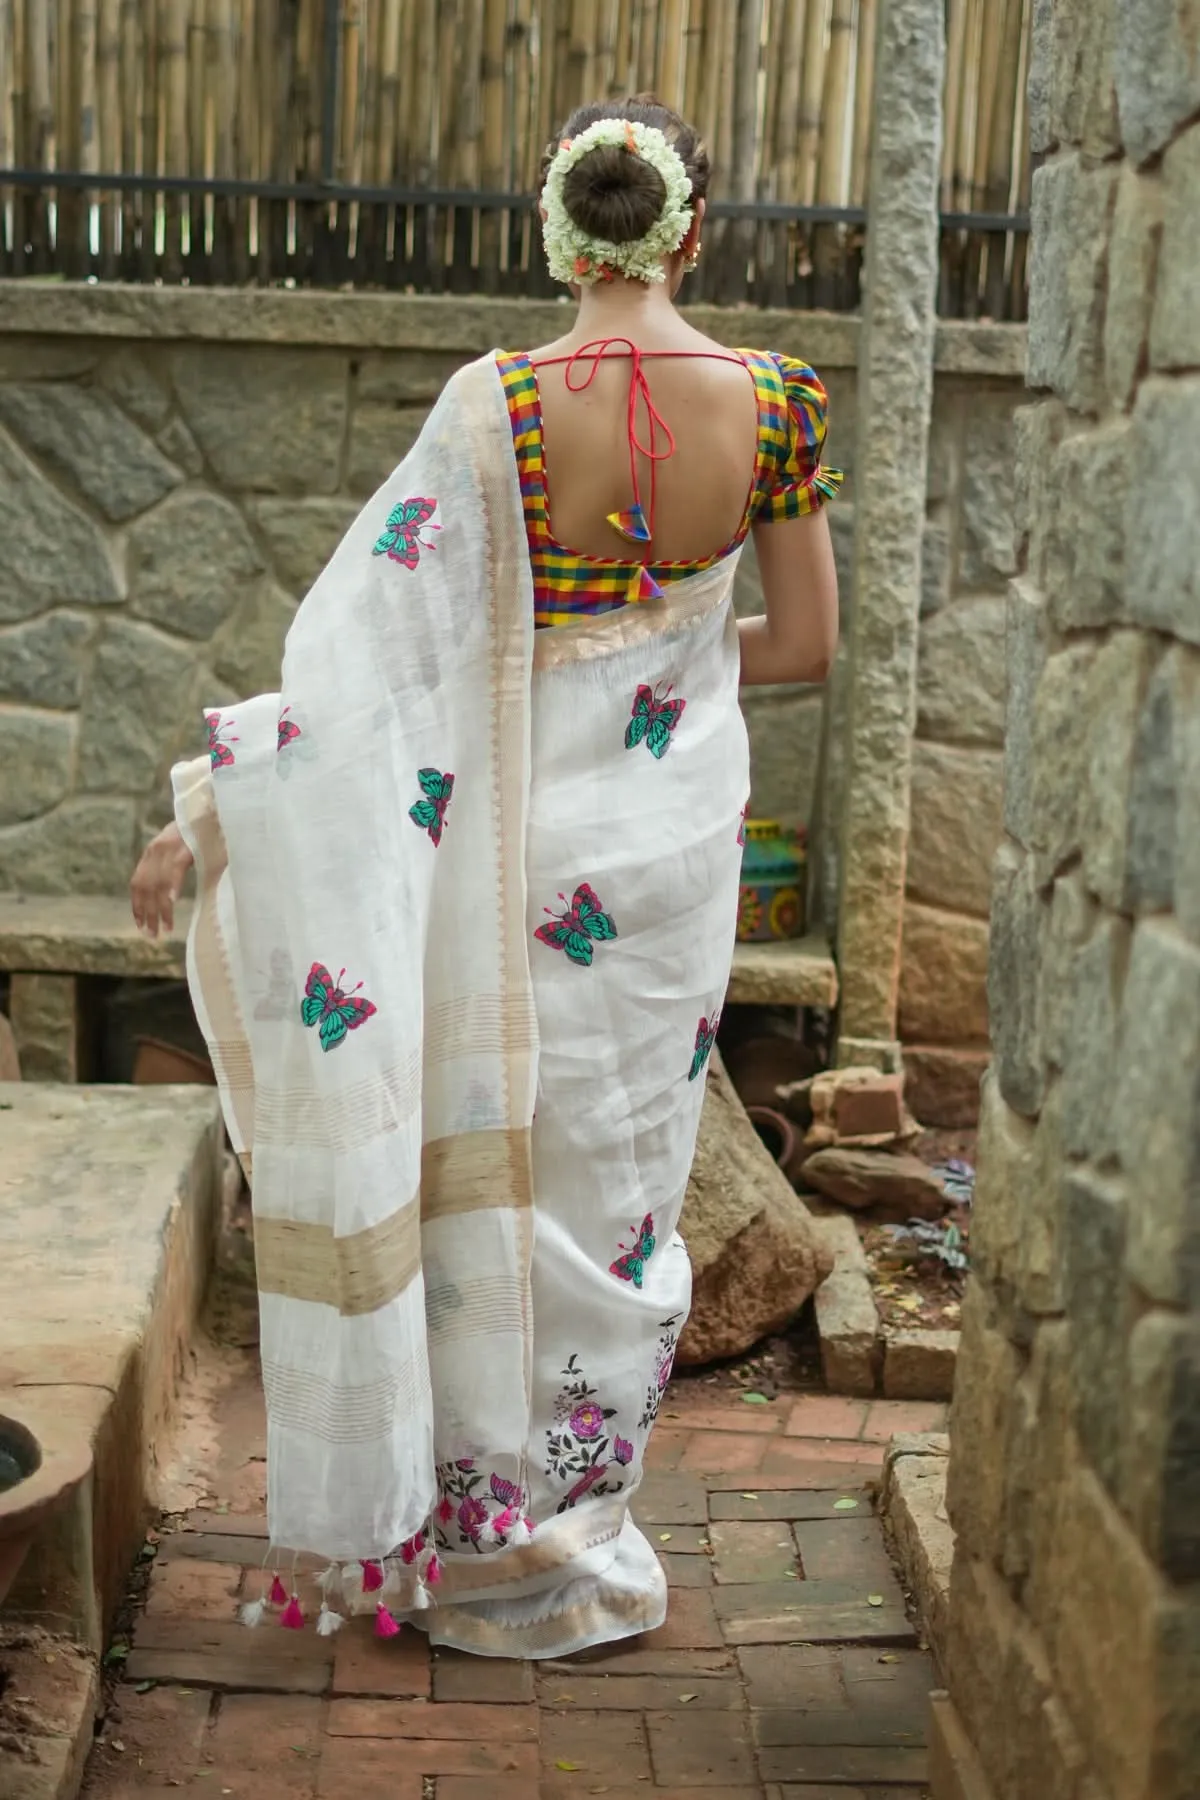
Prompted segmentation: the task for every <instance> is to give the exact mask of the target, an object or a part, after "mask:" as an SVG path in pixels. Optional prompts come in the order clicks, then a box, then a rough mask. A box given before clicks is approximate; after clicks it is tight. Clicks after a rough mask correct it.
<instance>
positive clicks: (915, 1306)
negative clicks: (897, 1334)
mask: <svg viewBox="0 0 1200 1800" xmlns="http://www.w3.org/2000/svg"><path fill="white" fill-rule="evenodd" d="M896 1305H897V1306H902V1307H903V1308H904V1310H905V1312H910V1313H915V1312H920V1310H921V1300H920V1296H919V1295H917V1294H901V1296H900V1298H899V1299H898V1300H897V1302H896Z"/></svg>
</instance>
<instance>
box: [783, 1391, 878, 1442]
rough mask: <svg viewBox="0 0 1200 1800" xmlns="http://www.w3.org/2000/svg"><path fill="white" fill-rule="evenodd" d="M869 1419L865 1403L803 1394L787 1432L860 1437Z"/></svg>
mask: <svg viewBox="0 0 1200 1800" xmlns="http://www.w3.org/2000/svg"><path fill="white" fill-rule="evenodd" d="M866 1420H867V1408H866V1405H865V1403H864V1402H863V1401H862V1400H843V1399H840V1398H838V1396H836V1395H834V1394H802V1395H801V1397H800V1399H799V1400H797V1401H795V1402H794V1404H793V1406H792V1410H791V1413H790V1415H789V1417H788V1422H787V1425H786V1427H785V1431H786V1434H787V1436H788V1437H808V1438H859V1437H861V1436H862V1430H863V1426H864V1425H865V1424H866Z"/></svg>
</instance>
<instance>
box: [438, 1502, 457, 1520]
mask: <svg viewBox="0 0 1200 1800" xmlns="http://www.w3.org/2000/svg"><path fill="white" fill-rule="evenodd" d="M437 1516H438V1518H439V1519H440V1520H441V1521H442V1524H443V1525H448V1524H449V1523H450V1521H451V1519H452V1518H453V1517H454V1502H453V1500H446V1499H442V1500H439V1501H438V1509H437Z"/></svg>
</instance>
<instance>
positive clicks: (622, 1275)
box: [608, 1213, 656, 1288]
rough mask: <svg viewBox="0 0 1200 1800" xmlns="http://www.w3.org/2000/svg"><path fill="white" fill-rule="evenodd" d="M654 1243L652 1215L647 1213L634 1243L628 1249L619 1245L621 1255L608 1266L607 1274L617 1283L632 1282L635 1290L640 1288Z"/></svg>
mask: <svg viewBox="0 0 1200 1800" xmlns="http://www.w3.org/2000/svg"><path fill="white" fill-rule="evenodd" d="M655 1241H656V1240H655V1236H654V1215H653V1213H647V1214H646V1216H645V1218H644V1219H643V1220H642V1228H641V1230H640V1231H639V1232H637V1233H635V1235H634V1242H633V1243H632V1244H630V1245H629V1247H628V1248H626V1247H625V1245H624V1244H622V1245H621V1254H620V1256H618V1258H617V1260H616V1262H615V1263H612V1264H610V1266H609V1271H608V1272H609V1274H610V1275H615V1276H616V1277H617V1280H618V1281H632V1283H633V1285H634V1287H635V1288H640V1287H641V1285H642V1277H643V1276H644V1275H645V1272H646V1264H647V1263H648V1262H649V1261H650V1258H651V1257H652V1256H653V1255H654V1245H655Z"/></svg>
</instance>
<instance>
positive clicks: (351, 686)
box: [175, 358, 749, 1657]
mask: <svg viewBox="0 0 1200 1800" xmlns="http://www.w3.org/2000/svg"><path fill="white" fill-rule="evenodd" d="M735 564H736V556H735V557H730V558H729V559H728V560H727V561H725V562H722V563H720V564H719V565H717V566H716V567H715V568H713V569H710V570H708V571H706V572H704V573H701V574H698V575H694V576H691V577H689V578H687V579H685V580H682V581H680V582H678V583H675V584H673V585H672V586H670V587H669V588H668V589H667V590H666V593H665V597H664V598H663V599H661V600H658V601H653V602H650V603H648V604H645V605H638V606H636V607H628V608H626V609H624V610H623V611H620V612H616V613H610V614H607V615H604V616H602V617H600V618H596V619H591V620H586V621H583V622H581V623H580V624H578V625H575V626H571V627H567V628H561V629H553V630H548V631H541V632H538V633H537V634H536V638H535V633H534V628H533V595H532V586H531V578H530V571H529V563H528V554H527V549H526V542H525V529H524V522H523V517H522V504H521V493H520V488H519V483H518V477H517V470H516V464H515V459H514V456H513V448H512V437H511V432H510V426H509V417H508V411H507V408H506V405H505V400H504V394H503V390H502V387H501V382H500V377H499V373H498V370H497V367H496V364H495V361H494V360H493V359H492V358H485V359H483V360H481V361H480V362H478V363H475V364H472V365H471V366H470V367H469V368H467V369H464V370H462V371H460V372H459V374H458V375H456V376H455V377H454V378H453V379H452V381H451V382H450V383H449V385H448V386H447V388H446V390H445V392H444V394H443V396H442V398H441V400H440V401H439V403H438V405H437V407H436V408H435V409H434V411H433V413H432V414H431V416H430V419H429V421H428V423H427V425H426V427H425V430H424V431H423V433H422V435H421V437H420V440H419V441H418V443H417V444H416V446H415V447H414V449H413V450H412V452H411V453H410V455H409V456H408V457H407V458H406V459H405V461H404V462H403V463H402V464H401V466H400V467H399V468H398V469H397V470H396V472H395V474H394V475H393V476H392V477H391V479H390V480H389V481H388V482H387V483H386V484H385V485H384V487H383V488H382V489H381V490H380V491H379V493H377V494H376V495H375V497H374V499H373V500H371V502H370V503H369V504H368V506H367V507H366V509H365V510H364V512H363V514H362V515H361V517H360V518H359V519H358V521H357V522H356V524H355V525H354V526H352V528H351V529H350V531H349V533H348V534H347V536H346V538H345V540H344V542H343V543H342V545H341V547H340V548H339V550H338V552H337V554H336V555H335V557H334V559H333V561H332V562H331V564H330V565H329V567H328V568H327V569H326V571H325V573H324V574H323V575H322V576H321V578H320V579H319V581H318V582H317V584H316V586H315V587H314V588H313V589H312V591H311V593H310V594H309V595H308V597H307V599H306V600H305V601H304V603H303V605H302V606H301V608H300V611H299V613H298V615H297V617H296V620H295V622H294V624H293V626H292V629H291V631H290V633H289V636H288V641H287V647H286V651H285V655H284V663H283V677H282V689H281V693H280V694H277V695H261V696H259V697H257V698H255V699H253V700H249V701H246V702H244V703H242V704H240V705H236V706H231V707H229V708H226V709H225V710H223V711H222V712H220V713H212V714H210V715H209V735H210V755H209V756H208V757H205V758H202V759H201V760H200V761H199V762H198V763H191V764H184V765H181V766H180V767H179V768H178V769H176V771H175V791H176V808H177V816H178V819H179V823H180V826H181V829H182V830H183V832H184V835H185V837H186V838H187V840H188V843H189V845H190V846H191V848H192V851H193V854H194V855H195V858H196V863H197V875H198V888H199V892H198V904H197V907H196V912H195V915H194V920H193V925H192V932H191V938H190V942H189V976H190V980H191V985H192V992H193V997H194V1000H195V1005H196V1010H197V1014H198V1016H199V1019H200V1022H201V1025H202V1027H203V1029H204V1032H205V1035H206V1038H207V1040H208V1043H209V1046H210V1050H211V1053H212V1059H213V1064H214V1068H215V1070H216V1073H217V1078H218V1081H219V1084H220V1090H221V1096H222V1101H223V1105H224V1110H225V1117H226V1121H227V1124H228V1128H229V1131H230V1134H231V1138H232V1140H233V1143H234V1146H235V1148H236V1149H237V1151H238V1152H239V1154H240V1155H241V1157H242V1159H243V1162H244V1164H245V1166H246V1168H247V1170H248V1172H250V1171H251V1170H252V1191H253V1204H254V1233H255V1250H256V1258H257V1265H258V1282H259V1288H260V1295H261V1319H262V1330H261V1341H262V1363H263V1377H264V1384H265V1390H266V1398H267V1410H268V1495H269V1501H268V1505H269V1529H270V1534H271V1539H272V1543H273V1545H274V1546H275V1547H276V1548H278V1549H279V1550H280V1551H287V1552H294V1553H315V1554H317V1555H320V1556H321V1557H322V1558H326V1559H329V1560H330V1561H331V1562H332V1563H334V1564H342V1563H345V1564H347V1565H349V1567H350V1568H351V1569H353V1570H354V1571H356V1573H355V1574H354V1576H353V1577H350V1578H348V1579H347V1581H346V1582H345V1584H344V1585H345V1587H346V1588H347V1589H348V1590H349V1595H350V1602H351V1604H355V1605H361V1604H365V1605H380V1604H381V1601H382V1600H386V1603H387V1606H388V1608H390V1613H389V1617H391V1616H394V1617H395V1618H397V1619H403V1618H405V1617H411V1618H414V1619H416V1621H417V1622H418V1623H420V1625H421V1626H422V1628H424V1629H427V1630H428V1631H429V1633H430V1636H431V1637H432V1638H433V1640H434V1641H435V1642H439V1643H445V1644H450V1645H454V1646H457V1647H459V1648H462V1649H466V1650H472V1651H477V1652H480V1653H482V1654H487V1655H498V1656H518V1657H520V1656H528V1657H549V1656H563V1655H567V1654H570V1653H572V1652H574V1651H578V1650H580V1649H583V1648H585V1647H586V1646H588V1645H590V1644H594V1643H598V1642H603V1641H607V1640H610V1639H616V1638H619V1637H623V1636H629V1635H632V1634H635V1633H638V1632H642V1631H646V1630H650V1629H652V1628H653V1627H654V1626H656V1625H658V1624H659V1623H661V1621H662V1619H663V1617H664V1614H665V1610H666V1588H665V1583H664V1580H663V1576H662V1573H661V1571H660V1568H659V1565H658V1561H657V1558H656V1556H655V1554H654V1552H653V1551H652V1550H651V1548H650V1546H649V1544H648V1543H647V1542H646V1541H645V1539H644V1538H643V1537H642V1536H641V1534H640V1533H639V1532H638V1531H637V1529H636V1527H635V1526H634V1525H633V1523H632V1521H631V1519H630V1516H629V1502H630V1499H631V1496H632V1494H633V1491H634V1489H635V1488H636V1486H637V1483H638V1481H639V1479H640V1475H641V1470H642V1463H643V1456H644V1452H645V1447H646V1443H647V1440H648V1437H649V1434H650V1431H651V1429H652V1427H653V1424H654V1419H655V1415H656V1413H657V1410H658V1405H659V1399H660V1396H661V1393H662V1391H663V1388H664V1387H665V1384H666V1380H667V1376H668V1374H669V1372H670V1367H671V1361H672V1356H673V1353H674V1345H675V1342H676V1339H677V1337H678V1334H679V1331H680V1329H681V1327H682V1324H683V1321H684V1318H685V1316H686V1314H687V1310H688V1304H689V1297H690V1275H689V1269H688V1260H687V1253H686V1251H685V1249H684V1246H683V1243H682V1241H681V1240H680V1237H679V1235H678V1230H677V1226H678V1220H679V1214H680V1208H681V1206H682V1202H683V1196H684V1191H685V1188H686V1185H687V1179H688V1172H689V1168H690V1165H691V1160H692V1155H693V1151H694V1146H695V1138H696V1131H697V1126H698V1123H699V1114H700V1107H701V1102H702V1096H703V1088H704V1081H703V1071H704V1066H705V1062H706V1060H707V1055H708V1049H709V1047H710V1045H711V1042H712V1037H713V1034H714V1032H715V1027H716V1020H717V1015H718V1012H719V1009H720V1006H721V1002H722V997H723V995H724V991H725V986H726V982H727V979H728V973H729V964H730V959H731V956H732V950H733V940H734V925H735V915H736V903H737V887H738V874H739V866H740V854H741V853H740V848H739V838H740V830H739V824H740V818H741V815H742V813H743V810H744V807H745V803H746V799H747V794H748V790H749V768H748V750H747V742H746V734H745V729H744V726H743V723H742V719H741V714H740V711H739V707H738V666H739V665H738V649H737V635H736V625H735V621H734V619H733V615H732V607H731V590H732V582H733V574H734V567H735ZM668 694H669V698H668ZM680 703H682V704H680ZM364 1570H365V1576H366V1579H365V1581H364V1579H363V1575H362V1573H361V1572H363V1571H364ZM364 1588H365V1589H366V1592H365V1593H364V1592H363V1589H364ZM372 1590H376V1591H372ZM331 1604H332V1602H331ZM291 1622H292V1623H297V1622H298V1620H296V1619H295V1618H293V1619H292V1620H291Z"/></svg>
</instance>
